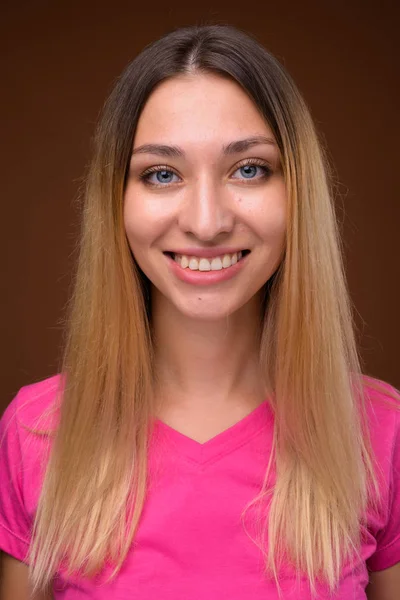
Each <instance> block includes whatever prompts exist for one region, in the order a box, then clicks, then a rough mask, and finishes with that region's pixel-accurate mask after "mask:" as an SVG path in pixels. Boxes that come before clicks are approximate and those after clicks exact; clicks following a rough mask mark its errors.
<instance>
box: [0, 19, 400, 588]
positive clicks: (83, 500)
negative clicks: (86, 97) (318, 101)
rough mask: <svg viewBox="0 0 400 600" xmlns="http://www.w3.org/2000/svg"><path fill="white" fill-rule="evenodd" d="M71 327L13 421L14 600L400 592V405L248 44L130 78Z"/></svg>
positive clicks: (323, 177) (177, 36) (8, 505)
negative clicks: (360, 336)
mask: <svg viewBox="0 0 400 600" xmlns="http://www.w3.org/2000/svg"><path fill="white" fill-rule="evenodd" d="M67 331H68V336H67V339H66V344H65V354H64V360H63V363H62V365H61V368H60V374H58V375H55V376H54V377H51V378H49V379H46V380H45V381H40V382H37V383H34V384H32V385H29V386H26V387H23V388H22V389H21V390H20V392H19V393H18V394H17V396H16V397H15V398H14V400H13V401H12V402H11V404H10V406H9V407H8V408H7V410H6V412H5V414H4V415H3V418H2V421H1V427H2V430H1V439H2V446H1V453H0V456H1V465H0V466H1V469H2V472H1V494H0V547H1V548H2V550H3V551H4V556H3V571H4V573H3V575H4V576H3V582H4V583H3V592H2V593H3V595H2V600H4V599H5V598H7V599H8V598H11V597H12V598H16V597H17V593H18V594H20V598H28V597H34V598H39V597H40V598H42V597H47V596H46V594H49V597H51V594H53V597H54V598H55V599H57V600H59V599H60V600H61V599H65V600H80V599H83V598H93V599H96V600H104V599H111V598H115V599H117V598H118V600H128V599H133V598H134V599H136V598H137V599H140V600H154V599H157V600H159V599H160V598H162V599H163V600H167V599H171V600H180V599H185V600H187V599H190V600H203V599H207V600H214V599H215V600H220V599H221V598H229V599H230V600H236V599H240V600H245V599H249V600H250V599H251V600H255V599H260V600H261V599H267V598H268V599H275V598H280V597H281V598H285V599H296V600H299V599H304V600H305V599H308V598H311V597H317V598H319V599H324V598H333V597H334V598H338V599H339V598H340V600H350V598H351V599H352V600H361V599H364V598H366V597H368V598H378V597H379V598H380V599H381V600H395V598H397V599H398V596H397V595H396V594H397V592H396V589H397V584H398V582H399V581H400V575H399V573H400V571H399V563H400V483H399V470H400V431H399V418H400V417H399V410H398V409H399V406H400V403H399V400H400V396H399V393H398V392H397V390H395V389H394V388H393V387H391V386H390V385H388V384H387V383H385V382H381V381H378V380H376V379H373V378H370V377H367V376H366V375H362V372H361V368H360V362H359V358H358V353H357V348H356V344H355V335H354V328H353V323H352V315H351V304H350V301H349V294H348V291H347V288H346V283H345V276H344V272H343V266H342V258H341V252H340V239H339V234H338V228H337V223H336V220H335V213H334V207H333V201H332V196H331V193H330V188H329V181H328V175H327V165H326V160H325V159H324V155H323V151H322V149H321V145H320V143H319V141H318V136H317V134H316V132H315V129H314V126H313V123H312V120H311V117H310V114H309V112H308V110H307V108H306V106H305V103H304V101H303V100H302V98H301V96H300V94H299V92H298V91H297V89H296V87H295V85H294V83H293V82H292V80H291V78H290V77H289V76H288V74H287V73H286V72H285V71H284V69H283V68H282V66H281V65H280V64H279V63H278V62H277V61H276V60H275V59H274V58H273V57H272V56H271V55H270V54H269V53H268V52H267V51H266V50H265V49H264V48H263V47H262V46H261V45H260V44H259V43H258V42H257V41H256V40H255V39H253V38H252V37H251V36H248V35H246V34H245V33H243V32H241V31H239V30H237V29H235V28H233V27H229V26H220V25H214V26H212V25H209V26H201V27H189V28H184V29H178V30H176V31H174V32H172V33H170V34H168V35H166V36H164V37H163V38H162V39H160V40H158V41H156V42H155V43H153V44H151V45H150V46H148V47H146V48H145V49H144V51H143V52H142V53H141V54H140V55H139V56H138V57H137V58H136V59H135V60H134V61H133V62H132V63H131V65H129V66H128V68H127V69H126V71H125V72H124V73H123V75H122V76H121V78H120V79H119V80H118V82H117V84H116V86H115V88H114V90H113V92H112V93H111V96H110V98H109V99H108V101H107V103H106V105H105V109H104V113H103V116H102V118H101V121H100V125H99V127H98V130H97V134H96V138H95V152H94V158H93V161H92V164H91V168H90V172H89V174H88V177H87V190H86V195H85V203H84V210H83V228H82V237H81V245H80V257H79V265H78V271H77V276H76V281H75V286H74V292H73V296H72V301H71V306H70V311H69V320H68V329H67ZM28 565H29V568H28ZM21 582H22V583H21ZM368 582H370V583H369V585H368V589H367V592H366V588H367V584H368ZM18 586H19V587H20V588H21V586H22V587H23V589H22V591H18V592H17V590H18V589H19V587H18ZM30 592H32V596H30V595H29V594H30ZM366 593H367V594H368V596H367V595H366ZM331 594H332V595H331Z"/></svg>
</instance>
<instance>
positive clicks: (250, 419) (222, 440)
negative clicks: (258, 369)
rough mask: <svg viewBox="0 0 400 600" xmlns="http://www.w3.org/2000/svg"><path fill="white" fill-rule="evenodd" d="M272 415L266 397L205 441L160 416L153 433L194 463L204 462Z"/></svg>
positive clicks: (246, 438) (221, 453) (249, 436)
mask: <svg viewBox="0 0 400 600" xmlns="http://www.w3.org/2000/svg"><path fill="white" fill-rule="evenodd" d="M272 419H273V413H272V409H271V406H270V404H269V401H268V400H267V399H266V400H264V402H262V403H261V404H260V405H259V406H257V407H256V408H255V409H254V410H252V411H251V412H250V413H249V414H248V415H246V416H245V417H243V419H240V421H238V422H237V423H234V424H233V425H232V426H231V427H228V429H225V430H224V431H222V432H221V433H218V434H217V435H216V436H214V437H213V438H211V439H209V440H207V441H206V442H204V443H201V442H198V441H196V440H194V439H192V438H190V437H188V436H187V435H185V434H183V433H180V432H179V431H177V430H176V429H174V428H173V427H171V426H170V425H167V424H166V423H164V422H163V421H161V420H159V419H155V422H154V434H156V438H159V436H161V438H163V440H165V442H166V443H167V446H168V447H171V448H173V449H174V450H175V451H176V452H178V453H179V454H180V455H181V456H183V457H185V458H188V459H189V460H191V461H194V462H196V463H201V464H204V463H207V462H209V461H214V460H216V459H217V458H219V457H221V456H224V455H226V454H228V453H230V452H232V451H233V450H235V449H236V448H238V447H240V446H242V445H243V444H245V443H247V442H248V441H249V440H250V439H252V437H253V436H254V435H256V434H257V433H258V432H259V431H260V430H261V429H263V428H264V427H266V426H267V425H268V424H269V423H270V422H271V421H272Z"/></svg>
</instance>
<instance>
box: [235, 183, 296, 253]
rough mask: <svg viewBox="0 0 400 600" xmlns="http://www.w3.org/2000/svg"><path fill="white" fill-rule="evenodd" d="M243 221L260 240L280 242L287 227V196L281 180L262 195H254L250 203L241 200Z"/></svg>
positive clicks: (282, 240)
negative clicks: (244, 210)
mask: <svg viewBox="0 0 400 600" xmlns="http://www.w3.org/2000/svg"><path fill="white" fill-rule="evenodd" d="M241 206H242V210H243V209H244V207H245V206H246V215H245V214H244V212H242V215H243V222H246V223H247V224H248V226H249V227H250V228H251V229H252V231H254V232H255V233H256V235H257V236H258V237H259V239H260V240H263V241H265V242H269V243H271V244H278V245H280V244H282V243H283V242H284V240H285V237H286V228H287V197H286V189H285V186H284V184H283V182H280V181H278V182H277V183H276V184H275V185H274V186H271V187H270V188H269V189H268V191H267V193H266V194H265V195H263V196H262V197H259V196H257V197H255V198H254V200H253V202H251V203H250V204H249V203H248V202H245V201H241Z"/></svg>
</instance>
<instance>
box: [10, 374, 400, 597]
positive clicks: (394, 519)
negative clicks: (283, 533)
mask: <svg viewBox="0 0 400 600" xmlns="http://www.w3.org/2000/svg"><path fill="white" fill-rule="evenodd" d="M59 382H60V377H59V376H58V375H56V376H54V377H51V378H49V379H46V380H44V381H40V382H38V383H34V384H32V385H28V386H26V387H23V388H21V390H20V391H19V393H18V394H17V395H16V397H15V398H14V399H13V401H12V402H11V404H10V405H9V406H8V408H7V409H6V411H5V413H4V415H3V416H2V418H1V421H0V443H1V446H0V482H1V490H0V548H2V549H3V550H4V551H5V552H7V553H9V554H11V555H12V556H14V557H16V558H17V559H19V560H21V561H24V562H27V561H26V556H27V551H28V547H29V542H30V528H31V524H32V519H33V516H34V512H35V507H36V506H37V499H38V494H39V490H40V487H41V481H42V479H41V477H42V475H41V473H42V471H41V468H40V460H41V456H43V452H44V448H45V441H44V440H43V439H42V438H40V437H36V436H34V435H32V434H31V433H29V432H28V431H26V430H25V429H24V428H23V427H22V425H27V426H29V427H34V426H35V424H36V421H37V418H38V416H40V415H41V414H42V412H43V410H44V409H45V408H46V407H48V406H49V405H50V404H51V402H52V400H53V399H54V397H55V392H56V388H57V386H58V384H59ZM386 385H388V384H386ZM367 390H369V388H368V387H367ZM368 397H369V398H370V402H368V406H369V412H370V415H371V419H372V421H371V423H372V427H371V431H372V440H373V445H374V448H375V449H376V452H377V456H378V460H379V463H380V465H381V467H382V469H383V476H384V484H383V486H382V487H383V490H384V498H385V503H384V510H383V511H382V514H379V515H370V517H369V520H368V528H367V529H366V530H365V531H363V538H364V542H363V546H362V558H363V560H362V561H361V562H360V563H359V564H353V565H349V567H348V568H346V569H345V570H344V572H343V573H342V579H341V583H340V587H339V590H338V592H337V595H336V596H334V597H335V598H337V599H340V600H361V599H363V600H365V598H366V595H365V587H366V585H367V583H368V570H367V568H368V569H369V570H372V571H374V570H381V569H385V568H387V567H390V566H392V565H394V564H396V563H397V562H399V561H400V417H399V413H398V411H396V410H395V409H391V408H390V407H386V406H385V405H383V404H381V403H379V402H378V401H377V400H378V394H377V393H376V392H374V391H372V390H369V391H368ZM273 420H274V419H273V414H272V412H271V409H270V407H269V404H268V402H267V401H265V402H264V403H263V404H262V405H260V406H259V407H258V408H256V409H255V410H253V412H251V413H250V414H249V415H248V416H246V417H245V418H244V419H242V420H241V421H239V422H238V423H236V424H235V425H233V426H232V427H230V428H229V429H227V430H226V431H224V432H222V433H221V434H219V435H217V436H216V437H214V438H213V439H211V440H209V441H208V442H206V443H204V444H200V443H198V442H196V441H194V440H192V439H190V438H188V437H186V436H185V435H183V434H180V433H178V432H177V431H175V430H174V429H172V428H170V427H169V426H167V425H165V424H164V423H161V422H160V421H157V424H156V428H155V432H154V436H153V438H152V443H151V448H150V463H149V474H150V476H149V481H150V486H149V492H148V497H147V501H146V505H145V509H144V512H143V516H142V520H141V523H140V526H139V529H138V532H137V535H136V545H135V548H134V549H133V548H132V550H131V551H130V553H129V554H128V556H127V560H126V562H125V563H124V566H123V568H122V570H121V571H120V573H119V574H118V575H117V577H116V579H115V580H114V581H113V582H111V583H108V584H105V583H104V581H105V579H106V576H107V575H109V574H110V572H111V570H110V565H108V564H107V565H106V566H105V568H104V570H103V573H102V574H101V575H99V576H97V578H95V579H94V580H87V579H86V580H85V579H83V578H79V577H76V576H75V577H74V576H72V577H67V576H66V574H65V573H64V572H63V571H60V572H58V574H57V576H56V578H55V580H54V586H53V590H54V598H55V599H56V600H81V599H82V600H83V599H84V598H85V599H86V598H93V599H95V600H110V598H112V599H113V600H136V599H137V600H160V598H162V600H188V599H190V600H222V599H224V598H227V599H229V600H247V599H248V600H256V599H260V600H261V599H267V598H268V599H270V600H275V599H276V600H277V599H278V592H277V588H276V586H275V584H274V582H273V580H272V581H269V580H267V579H266V578H264V575H263V564H264V563H263V557H262V554H261V551H260V550H259V549H258V548H257V546H256V545H255V544H254V543H253V542H252V541H251V539H250V538H249V536H248V535H247V534H246V532H245V530H244V528H243V526H242V523H241V520H240V515H241V513H242V510H243V509H244V507H245V505H246V504H247V503H248V502H249V501H250V500H251V499H252V498H254V497H255V496H256V494H257V492H258V491H259V488H260V485H261V482H262V480H263V476H264V474H265V471H266V466H267V462H268V458H269V454H270V450H271V442H272V431H273ZM247 514H248V516H247V518H246V520H245V524H246V528H247V530H248V532H249V533H250V534H251V535H254V534H255V530H254V529H252V518H251V517H252V514H253V513H252V511H249V512H248V513H247ZM253 516H254V515H253ZM280 582H281V589H282V592H283V597H284V598H285V599H286V600H291V599H292V600H308V599H309V598H311V595H310V590H309V585H308V583H307V581H306V580H305V578H303V579H301V580H300V583H299V587H297V586H296V585H295V579H294V578H293V576H292V573H291V571H290V569H283V571H282V573H281V576H280ZM317 590H318V597H319V599H320V600H322V599H325V598H328V597H329V598H330V596H329V595H328V592H327V591H326V589H325V587H324V586H322V585H320V586H317Z"/></svg>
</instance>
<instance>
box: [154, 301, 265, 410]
mask: <svg viewBox="0 0 400 600" xmlns="http://www.w3.org/2000/svg"><path fill="white" fill-rule="evenodd" d="M152 327H153V336H154V344H155V364H156V373H157V382H156V388H155V389H156V397H157V398H158V400H159V402H160V406H162V407H164V409H165V408H166V409H171V408H172V409H173V408H179V409H184V410H191V411H193V412H196V413H199V414H200V413H201V411H207V412H208V411H209V410H210V409H212V410H224V408H229V407H232V406H233V405H235V406H238V405H240V404H241V405H242V406H243V407H254V406H257V405H258V404H259V403H260V402H262V401H263V400H264V398H265V386H264V385H263V383H262V377H261V373H260V368H259V360H258V356H259V341H260V332H261V322H260V300H259V298H258V297H254V298H253V299H252V300H251V301H249V302H248V303H247V304H246V305H245V306H243V307H242V308H241V309H240V310H238V311H236V312H235V313H234V314H232V315H230V316H229V317H228V318H225V319H223V320H221V321H205V320H198V319H194V318H190V317H187V316H185V315H183V314H182V313H180V312H179V311H178V310H177V309H176V307H175V306H174V305H172V304H171V303H170V302H169V301H167V300H166V299H165V297H163V296H161V295H159V294H158V293H157V292H156V293H154V294H153V298H152ZM161 410H163V409H161Z"/></svg>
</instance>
